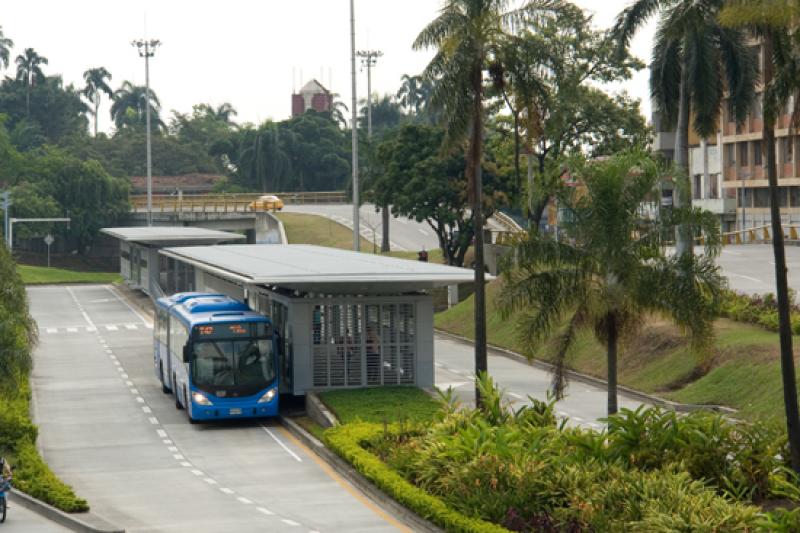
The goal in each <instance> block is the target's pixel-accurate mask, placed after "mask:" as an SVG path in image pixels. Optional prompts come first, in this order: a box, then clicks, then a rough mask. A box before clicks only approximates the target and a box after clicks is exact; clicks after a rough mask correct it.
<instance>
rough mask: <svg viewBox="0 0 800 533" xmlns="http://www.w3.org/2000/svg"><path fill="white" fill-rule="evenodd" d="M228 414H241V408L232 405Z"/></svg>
mask: <svg viewBox="0 0 800 533" xmlns="http://www.w3.org/2000/svg"><path fill="white" fill-rule="evenodd" d="M230 414H232V415H240V414H242V410H241V409H240V408H239V407H234V408H233V409H231V410H230Z"/></svg>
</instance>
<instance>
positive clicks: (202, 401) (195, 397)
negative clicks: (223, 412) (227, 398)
mask: <svg viewBox="0 0 800 533" xmlns="http://www.w3.org/2000/svg"><path fill="white" fill-rule="evenodd" d="M192 401H193V402H194V403H196V404H197V405H213V404H212V403H211V400H209V399H208V398H206V395H205V394H202V393H199V392H197V391H195V392H193V393H192Z"/></svg>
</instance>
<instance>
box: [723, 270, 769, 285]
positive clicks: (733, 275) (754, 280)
mask: <svg viewBox="0 0 800 533" xmlns="http://www.w3.org/2000/svg"><path fill="white" fill-rule="evenodd" d="M727 275H728V277H729V278H742V279H746V280H747V281H752V282H755V283H764V282H763V281H761V280H760V279H758V278H751V277H750V276H745V275H744V274H734V273H732V272H728V273H727Z"/></svg>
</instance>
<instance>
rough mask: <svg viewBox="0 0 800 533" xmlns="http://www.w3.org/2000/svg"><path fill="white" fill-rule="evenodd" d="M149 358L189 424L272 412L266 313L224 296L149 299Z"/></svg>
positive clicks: (272, 365) (273, 375) (271, 344)
mask: <svg viewBox="0 0 800 533" xmlns="http://www.w3.org/2000/svg"><path fill="white" fill-rule="evenodd" d="M155 311H156V325H155V328H153V332H154V342H153V345H154V346H153V347H154V350H153V362H154V364H155V372H156V376H157V377H158V379H159V380H160V381H161V389H162V390H163V391H164V393H169V392H172V394H173V395H174V396H175V406H176V407H177V408H178V409H185V410H186V414H187V415H188V417H189V421H190V422H196V421H201V420H222V419H231V418H253V417H267V416H276V415H277V414H278V373H277V368H278V365H277V356H276V349H275V348H276V347H275V339H274V336H273V331H272V324H271V322H270V320H269V318H267V317H265V316H263V315H261V314H259V313H256V312H255V311H252V310H251V309H250V308H249V307H247V306H246V305H245V304H243V303H242V302H238V301H236V300H234V299H232V298H230V297H228V296H225V295H223V294H207V293H197V292H192V293H179V294H175V295H172V296H169V297H165V298H159V299H158V300H156V305H155Z"/></svg>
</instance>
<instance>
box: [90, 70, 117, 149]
mask: <svg viewBox="0 0 800 533" xmlns="http://www.w3.org/2000/svg"><path fill="white" fill-rule="evenodd" d="M83 79H84V81H85V82H86V87H84V89H83V95H84V96H85V97H86V99H87V100H89V102H91V103H93V104H94V136H95V137H97V114H98V112H99V110H100V96H101V94H102V93H106V96H108V97H109V98H111V97H112V96H113V95H114V91H112V90H111V87H109V86H108V83H106V81H107V80H111V73H110V72H109V71H107V70H106V69H105V67H98V68H92V69H89V70H87V71H86V72H84V73H83Z"/></svg>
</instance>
